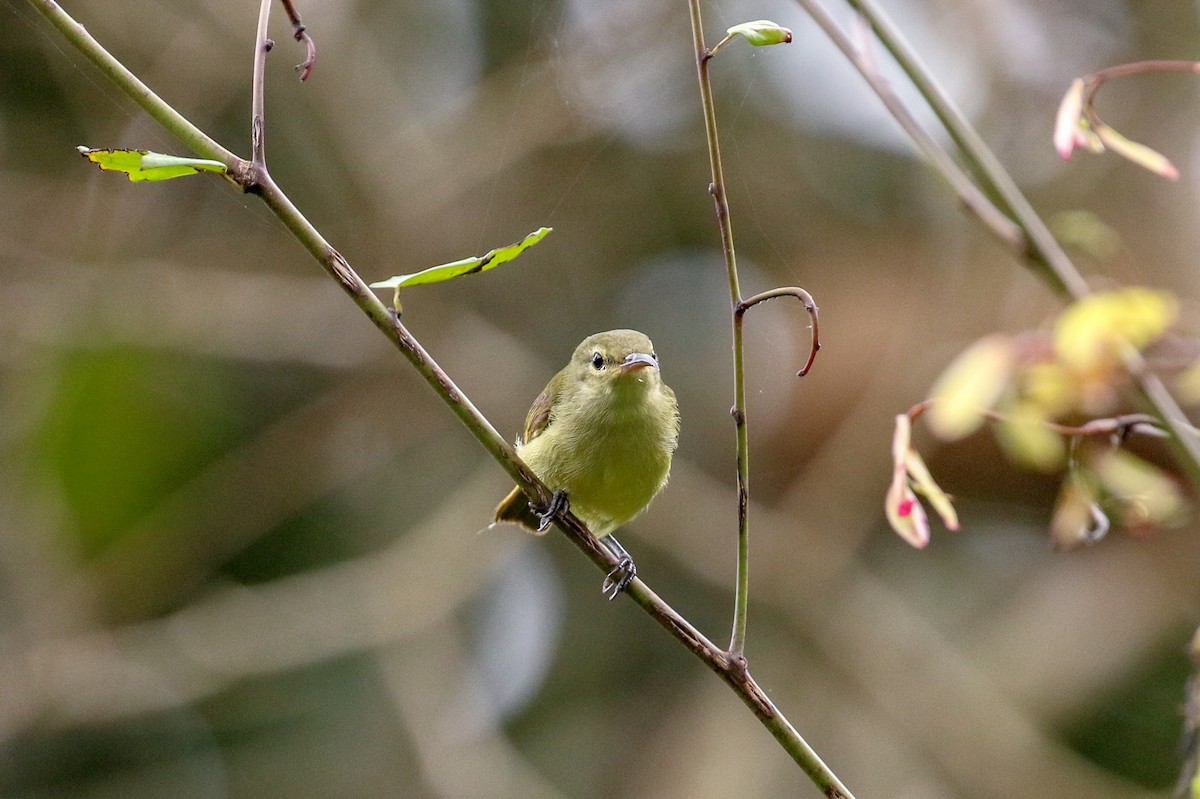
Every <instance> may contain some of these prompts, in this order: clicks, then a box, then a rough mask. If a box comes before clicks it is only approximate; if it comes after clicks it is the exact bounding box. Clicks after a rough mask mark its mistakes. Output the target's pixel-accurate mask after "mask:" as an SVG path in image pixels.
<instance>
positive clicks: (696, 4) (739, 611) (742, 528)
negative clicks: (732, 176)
mask: <svg viewBox="0 0 1200 799" xmlns="http://www.w3.org/2000/svg"><path fill="white" fill-rule="evenodd" d="M688 8H689V10H690V11H691V19H692V44H693V46H694V47H695V51H696V72H697V76H698V77H699V80H700V102H701V104H702V105H703V107H704V132H705V134H706V136H707V139H708V163H709V167H710V169H711V172H712V183H710V184H709V186H708V191H709V193H710V194H712V198H713V203H714V204H715V206H716V212H717V225H718V227H719V228H720V231H721V251H722V252H723V253H724V255H725V271H726V273H727V274H728V276H729V305H730V309H731V310H732V312H733V314H732V317H733V384H734V388H733V393H734V397H733V407H732V408H730V410H729V413H730V414H731V415H732V416H733V422H734V425H735V427H736V429H737V496H738V550H737V554H738V557H737V591H736V597H735V599H734V604H733V635H732V637H731V639H730V642H729V652H730V654H732V655H733V656H734V657H737V658H743V657H744V654H743V652H744V650H745V648H746V610H747V606H748V605H749V599H750V588H749V561H750V551H749V549H750V514H749V512H748V511H749V505H750V438H749V433H748V431H747V427H746V371H745V357H744V348H743V345H742V324H741V317H740V315H739V314H738V313H737V308H738V306H739V304H740V303H741V301H742V291H741V287H740V286H739V285H738V273H737V255H736V253H735V252H734V249H733V224H732V222H731V220H730V218H729V200H728V198H727V197H726V195H725V172H724V170H723V169H722V167H721V145H720V143H719V139H718V136H717V111H716V105H715V103H714V102H713V94H712V82H711V81H710V80H709V76H708V64H709V60H710V59H711V58H712V54H713V51H712V50H709V49H708V48H707V47H705V46H704V26H703V24H702V21H701V19H700V0H688Z"/></svg>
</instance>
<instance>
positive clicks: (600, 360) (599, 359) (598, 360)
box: [592, 352, 604, 371]
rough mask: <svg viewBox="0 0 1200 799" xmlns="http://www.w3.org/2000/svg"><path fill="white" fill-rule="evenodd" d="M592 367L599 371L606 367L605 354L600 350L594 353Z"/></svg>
mask: <svg viewBox="0 0 1200 799" xmlns="http://www.w3.org/2000/svg"><path fill="white" fill-rule="evenodd" d="M592 368H594V369H596V370H597V371H599V370H601V369H603V368H604V356H603V355H601V354H600V353H598V352H597V353H593V354H592Z"/></svg>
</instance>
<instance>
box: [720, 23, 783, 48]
mask: <svg viewBox="0 0 1200 799" xmlns="http://www.w3.org/2000/svg"><path fill="white" fill-rule="evenodd" d="M725 32H726V34H728V35H729V36H744V37H746V41H748V42H750V44H752V45H754V46H755V47H766V46H768V45H772V44H790V43H791V41H792V32H791V30H789V29H788V28H785V27H783V26H782V25H780V24H778V23H776V22H772V21H771V20H769V19H756V20H754V21H753V22H743V23H742V24H740V25H734V26H733V27H732V28H729V29H727V30H726V31H725Z"/></svg>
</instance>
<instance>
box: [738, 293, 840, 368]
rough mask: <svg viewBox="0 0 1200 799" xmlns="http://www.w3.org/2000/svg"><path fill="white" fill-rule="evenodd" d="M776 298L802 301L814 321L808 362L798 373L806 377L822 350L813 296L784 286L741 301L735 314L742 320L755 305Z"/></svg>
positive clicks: (816, 309) (818, 321)
mask: <svg viewBox="0 0 1200 799" xmlns="http://www.w3.org/2000/svg"><path fill="white" fill-rule="evenodd" d="M776 297H795V298H796V299H798V300H800V302H802V303H804V310H806V311H808V315H809V317H810V318H811V319H812V346H811V347H810V348H809V351H808V360H807V361H805V362H804V366H802V367H800V371H798V372H796V377H804V376H805V375H806V374H808V371H809V370H810V369H812V365H813V361H815V360H816V359H817V352H818V351H819V350H820V349H821V327H820V319H819V317H818V308H817V303H816V301H815V300H814V299H813V298H812V295H811V294H809V293H808V292H807V291H805V290H804V289H802V288H800V287H799V286H784V287H782V288H777V289H771V290H770V291H764V292H761V293H759V294H755V295H754V296H753V297H750V298H748V299H745V300H741V301H740V302H738V304H737V308H736V309H735V311H734V313H735V314H736V315H737V318H738V319H740V318H741V317H742V316H744V315H745V314H746V311H748V310H750V309H751V308H753V307H754V306H755V305H758V304H759V303H760V302H766V301H767V300H773V299H775V298H776Z"/></svg>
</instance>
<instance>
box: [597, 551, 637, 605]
mask: <svg viewBox="0 0 1200 799" xmlns="http://www.w3.org/2000/svg"><path fill="white" fill-rule="evenodd" d="M600 541H601V543H603V544H604V546H605V548H606V549H608V551H609V552H611V553H613V555H615V556H616V557H617V565H616V568H614V569H613V570H612V571H610V572H609V573H608V575H607V576H606V577H605V578H604V582H603V583H601V584H600V591H601V593H603V594H604V595H605V596H606V597H608V601H609V602H611V601H613V600H614V599H616V598H617V594H619V593H621V592H622V591H624V590H625V589H626V588H627V587H628V586H629V584H630V583H631V582H633V578H635V577H637V564H635V563H634V562H633V558H632V557H631V556H630V554H629V553H628V552H626V551H625V547H623V546H621V544H620V542H619V541H617V539H615V538H613V537H612V536H611V535H610V536H605V537H604V538H601V539H600Z"/></svg>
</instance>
